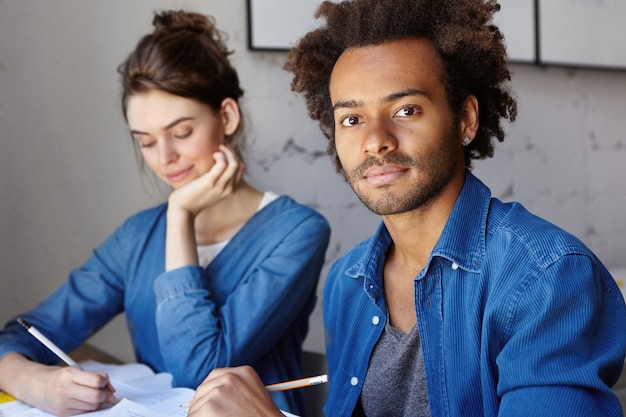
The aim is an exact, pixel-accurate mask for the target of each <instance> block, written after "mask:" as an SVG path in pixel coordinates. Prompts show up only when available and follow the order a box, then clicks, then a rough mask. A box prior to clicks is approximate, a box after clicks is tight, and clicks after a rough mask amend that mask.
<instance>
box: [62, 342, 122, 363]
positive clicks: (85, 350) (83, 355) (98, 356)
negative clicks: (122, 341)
mask: <svg viewBox="0 0 626 417" xmlns="http://www.w3.org/2000/svg"><path fill="white" fill-rule="evenodd" d="M70 357H71V358H72V359H74V360H75V361H76V362H82V361H86V360H93V361H96V362H101V363H112V364H117V365H120V364H122V363H123V362H122V361H121V360H119V359H117V358H116V357H114V356H111V355H109V354H108V353H106V352H103V351H101V350H100V349H98V348H96V347H94V346H92V345H90V344H89V343H85V344H84V345H82V346H81V347H79V348H78V349H76V350H75V351H73V352H71V353H70Z"/></svg>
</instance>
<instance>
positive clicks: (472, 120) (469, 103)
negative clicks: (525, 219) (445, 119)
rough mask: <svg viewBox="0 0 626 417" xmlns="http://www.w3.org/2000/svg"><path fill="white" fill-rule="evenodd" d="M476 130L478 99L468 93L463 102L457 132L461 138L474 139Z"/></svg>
mask: <svg viewBox="0 0 626 417" xmlns="http://www.w3.org/2000/svg"><path fill="white" fill-rule="evenodd" d="M477 131H478V99H477V98H476V96H474V95H473V94H470V95H469V96H467V98H466V99H465V102H464V103H463V108H462V109H461V117H460V120H459V133H460V137H461V138H469V139H470V140H474V137H476V132H477Z"/></svg>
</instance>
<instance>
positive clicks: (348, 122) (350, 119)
mask: <svg viewBox="0 0 626 417" xmlns="http://www.w3.org/2000/svg"><path fill="white" fill-rule="evenodd" d="M356 124H359V118H358V117H356V116H347V117H344V118H343V119H341V125H342V126H346V127H350V126H354V125H356Z"/></svg>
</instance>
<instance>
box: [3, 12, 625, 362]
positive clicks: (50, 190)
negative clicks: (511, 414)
mask: <svg viewBox="0 0 626 417" xmlns="http://www.w3.org/2000/svg"><path fill="white" fill-rule="evenodd" d="M180 7H185V8H190V9H194V10H197V11H200V12H203V13H207V14H213V15H214V16H215V17H216V18H217V21H218V24H219V26H220V27H221V28H222V29H223V30H225V31H226V32H227V33H229V34H230V40H229V45H230V47H231V48H232V49H234V50H235V51H236V53H235V54H234V55H233V60H234V63H235V65H236V66H237V67H238V69H239V72H240V76H241V81H242V84H243V86H244V88H245V89H246V95H245V99H244V101H243V106H244V111H245V112H246V115H247V117H248V127H249V130H250V132H251V134H250V135H249V136H250V137H249V140H250V144H251V146H250V149H249V153H248V157H247V162H248V168H249V179H250V182H251V183H253V184H254V185H256V186H257V187H258V188H260V189H262V190H268V189H269V190H273V191H275V192H278V193H287V194H290V195H292V196H293V197H295V198H296V199H297V200H299V201H301V202H303V203H307V204H310V205H312V206H314V207H316V208H318V209H319V210H320V211H321V212H322V213H323V214H324V215H325V216H326V217H327V218H328V219H329V221H330V222H331V225H332V227H333V235H332V241H331V245H330V248H329V251H328V256H327V258H328V261H327V262H328V263H330V262H332V261H333V260H334V259H336V258H337V256H338V255H339V254H340V253H343V252H344V251H346V250H347V249H349V248H350V247H351V246H352V245H354V244H355V243H356V242H358V241H360V240H361V239H363V238H365V237H366V236H368V235H369V234H370V233H371V232H372V231H373V230H374V228H375V227H376V225H377V222H378V219H377V218H376V217H375V216H373V215H372V214H370V213H368V212H367V211H366V210H365V209H364V208H363V207H362V206H361V205H360V203H359V202H358V201H357V200H356V198H355V197H354V196H353V195H352V192H351V191H350V190H349V189H348V188H347V186H346V185H345V184H344V183H343V181H342V180H341V179H340V177H338V176H337V175H336V174H335V173H334V170H333V168H332V165H331V162H330V160H329V158H328V157H327V156H326V155H325V153H324V152H325V147H326V142H325V139H323V137H322V136H321V134H320V133H319V130H318V128H317V126H316V125H314V124H313V123H312V122H310V121H309V120H308V117H307V114H306V110H305V107H304V104H303V102H302V99H301V98H300V97H296V96H294V95H293V94H292V93H291V92H290V91H289V81H290V77H289V74H288V73H286V72H284V71H283V70H282V64H283V62H284V59H285V54H284V53H260V52H251V51H248V50H247V42H246V40H247V27H246V1H245V0H232V1H228V2H225V1H220V0H194V1H185V2H182V1H174V0H172V1H166V0H134V1H127V0H107V1H97V0H56V1H54V2H51V1H38V0H0V233H1V235H2V239H0V322H4V321H6V320H7V319H9V317H11V316H12V315H13V314H16V313H18V312H20V311H23V310H25V309H27V308H30V307H32V306H33V305H35V304H36V303H37V302H38V301H39V300H41V299H42V298H43V297H45V296H46V295H47V294H48V293H50V292H51V291H52V290H53V289H55V288H56V287H57V286H58V285H59V284H60V283H62V282H63V281H64V280H65V277H66V275H67V272H68V271H69V270H70V269H71V268H74V267H78V266H80V265H81V263H82V262H83V261H84V260H85V259H86V258H87V257H88V256H89V254H90V252H91V250H92V249H93V248H94V247H95V246H97V245H98V244H99V243H100V242H101V241H102V240H103V239H104V238H105V237H106V236H107V235H108V234H109V233H110V232H111V231H112V230H113V229H114V228H115V227H116V226H117V225H119V224H120V223H121V222H122V221H123V220H124V219H125V218H126V217H128V216H129V215H131V214H133V213H134V212H136V211H138V210H140V209H142V208H145V207H147V206H149V205H152V204H155V203H157V202H160V201H163V200H164V198H165V193H164V192H163V191H159V190H158V189H155V188H154V187H151V186H150V184H151V183H150V180H147V181H146V180H143V181H142V178H141V176H140V174H139V172H138V169H137V165H136V163H135V159H134V155H133V152H132V147H131V142H130V137H129V135H128V133H127V131H126V127H125V124H124V121H123V118H122V115H121V112H120V108H119V107H120V106H119V100H118V93H119V90H118V79H117V73H116V67H117V65H118V64H119V63H120V62H121V61H122V60H123V59H124V57H125V55H126V54H127V53H128V52H129V51H130V50H131V49H132V48H133V46H134V44H135V42H136V41H137V40H138V38H139V36H140V35H142V34H144V33H146V32H147V31H148V30H150V28H151V26H150V21H151V18H152V13H153V11H154V10H157V9H164V8H180ZM513 70H514V79H513V87H514V88H515V90H516V92H517V95H518V97H519V101H520V115H519V120H518V122H517V123H516V124H515V125H514V126H512V127H511V128H510V129H509V137H508V139H507V140H506V141H505V143H504V144H502V145H498V146H497V148H496V156H495V158H493V159H492V160H489V161H479V162H477V163H476V169H475V172H476V173H477V175H478V176H479V177H480V178H482V179H483V180H484V181H485V182H486V183H487V184H488V185H490V186H491V187H492V190H493V193H494V195H495V196H498V197H501V198H503V199H504V200H518V201H521V202H522V203H524V204H525V205H526V206H527V207H528V208H529V209H531V210H532V211H534V212H536V213H537V214H539V215H541V216H543V217H546V218H548V219H549V220H551V221H553V222H555V223H556V224H558V225H560V226H562V227H564V228H565V229H567V230H569V231H571V232H572V233H574V234H575V235H577V236H578V237H580V238H581V239H582V240H583V241H585V242H586V243H587V244H588V245H589V246H590V247H591V248H592V249H593V250H594V251H596V253H597V254H598V255H599V256H600V257H601V258H602V259H603V260H604V261H605V263H606V264H607V265H608V266H609V267H613V268H617V267H624V266H626V259H625V258H626V257H625V255H626V250H625V248H626V216H625V215H624V212H625V211H626V210H625V207H626V182H625V181H624V178H626V175H625V174H626V168H625V164H624V162H625V161H626V146H625V145H626V143H625V142H626V140H625V139H624V132H626V117H625V116H626V73H624V72H608V71H591V70H568V69H563V68H547V69H545V68H538V67H532V66H519V65H518V66H513ZM327 266H328V265H327ZM326 271H327V267H326V268H324V273H325V272H326ZM322 281H323V278H322ZM320 289H321V285H320ZM320 296H321V291H320ZM94 342H95V343H97V344H99V345H100V346H101V347H102V348H104V349H105V350H107V351H109V352H111V353H113V354H114V355H117V356H118V357H120V358H121V359H125V360H132V359H133V358H132V353H131V351H130V348H129V344H128V337H127V336H126V334H125V330H124V327H123V322H121V321H120V320H117V321H116V322H114V323H113V324H112V325H110V326H108V327H107V328H106V329H105V330H103V331H102V332H101V333H100V334H98V335H97V336H96V337H95V339H94ZM306 348H307V349H309V350H313V351H318V352H322V351H323V331H322V322H321V300H320V303H319V305H318V309H317V310H316V312H315V313H314V316H313V323H312V330H311V334H310V336H309V338H308V339H307V342H306Z"/></svg>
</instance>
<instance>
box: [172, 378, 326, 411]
mask: <svg viewBox="0 0 626 417" xmlns="http://www.w3.org/2000/svg"><path fill="white" fill-rule="evenodd" d="M326 382H328V375H326V374H324V375H319V376H312V377H309V378H301V379H294V380H293V381H286V382H279V383H277V384H271V385H266V386H265V389H266V390H268V391H269V392H278V391H286V390H290V389H296V388H303V387H311V386H313V385H319V384H325V383H326ZM190 406H191V401H187V402H186V403H184V404H181V407H184V408H188V407H190Z"/></svg>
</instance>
